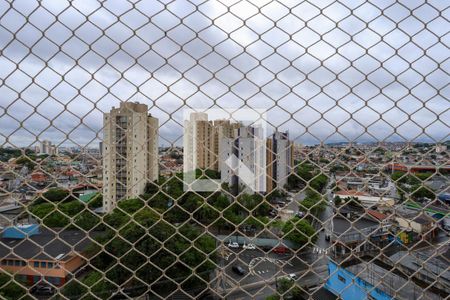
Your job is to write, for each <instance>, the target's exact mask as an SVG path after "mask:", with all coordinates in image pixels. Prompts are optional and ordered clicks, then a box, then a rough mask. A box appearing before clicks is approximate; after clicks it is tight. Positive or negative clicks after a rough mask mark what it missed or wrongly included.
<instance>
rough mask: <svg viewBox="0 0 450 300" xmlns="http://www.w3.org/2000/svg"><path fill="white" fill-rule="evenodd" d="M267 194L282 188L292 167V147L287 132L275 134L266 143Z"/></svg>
mask: <svg viewBox="0 0 450 300" xmlns="http://www.w3.org/2000/svg"><path fill="white" fill-rule="evenodd" d="M266 152H267V154H266V158H267V163H266V167H267V169H266V174H267V180H266V182H267V187H266V191H267V193H270V192H271V191H272V190H274V189H276V188H277V187H278V188H284V186H285V185H286V184H287V183H288V177H289V175H290V174H291V173H292V169H293V167H294V147H293V143H292V141H290V140H289V134H288V133H287V132H278V131H277V132H275V133H274V134H272V136H270V137H269V138H268V139H267V143H266Z"/></svg>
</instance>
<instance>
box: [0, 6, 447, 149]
mask: <svg viewBox="0 0 450 300" xmlns="http://www.w3.org/2000/svg"><path fill="white" fill-rule="evenodd" d="M449 7H450V3H449V2H448V1H442V0H436V1H427V2H426V3H425V1H416V0H404V1H384V0H377V1H357V0H346V1H343V0H340V1H325V0H323V1H310V2H308V1H291V0H283V1H280V2H275V1H266V0H257V1H256V0H255V1H224V0H222V1H194V0H192V1H183V0H181V1H178V0H175V1H156V0H142V1H125V0H114V1H104V2H99V1H93V0H75V1H71V2H68V1H63V0H58V1H56V0H48V1H40V2H39V3H38V2H37V1H32V0H15V1H13V2H12V3H9V1H4V0H1V1H0V49H1V51H2V52H1V56H0V66H1V67H0V145H6V144H8V143H9V144H12V145H15V146H28V145H32V144H33V143H35V142H36V141H37V140H44V139H50V140H52V141H53V142H54V143H56V144H60V145H70V144H78V145H82V146H84V145H88V146H92V147H94V146H97V142H98V138H101V130H102V113H103V112H106V111H109V110H110V109H111V107H112V106H118V105H119V104H120V102H121V101H139V102H142V103H146V104H147V105H148V106H149V111H150V113H152V114H153V115H154V116H156V117H158V118H159V120H160V126H161V127H160V144H165V145H168V144H177V145H180V144H182V133H183V131H182V123H183V122H182V119H183V110H184V109H191V108H194V109H208V108H228V109H238V108H255V109H263V110H266V111H267V116H268V120H267V121H268V123H269V128H271V129H272V130H275V129H278V130H283V131H284V130H289V132H290V135H291V137H292V138H294V139H296V140H297V141H298V142H301V143H305V144H311V143H317V142H320V141H325V142H335V141H346V140H355V141H369V140H428V141H442V140H446V139H448V138H449V133H450V130H449V121H448V120H450V112H449V108H450V105H449V104H450V103H449V99H450V86H449V82H450V74H449V73H450V59H449V56H450V50H449V45H450V33H449V29H450V24H449V23H450V21H449V20H450V8H449Z"/></svg>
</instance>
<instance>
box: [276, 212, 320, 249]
mask: <svg viewBox="0 0 450 300" xmlns="http://www.w3.org/2000/svg"><path fill="white" fill-rule="evenodd" d="M283 232H284V234H285V238H286V239H288V240H290V241H291V242H293V243H296V244H297V245H303V244H306V243H308V242H309V241H311V242H312V243H314V242H315V241H316V240H317V234H316V230H315V229H314V227H312V225H311V224H310V223H309V222H308V221H307V220H304V219H300V218H298V217H294V218H292V219H290V220H288V221H287V222H286V224H285V225H284V227H283Z"/></svg>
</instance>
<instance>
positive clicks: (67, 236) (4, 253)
mask: <svg viewBox="0 0 450 300" xmlns="http://www.w3.org/2000/svg"><path fill="white" fill-rule="evenodd" d="M3 231H4V229H2V230H1V231H0V233H3ZM95 235H96V233H95V232H94V233H89V234H87V233H85V232H84V231H81V230H68V229H65V230H62V231H59V232H53V231H52V230H50V229H47V228H44V227H41V228H40V233H39V234H35V235H32V236H28V237H27V238H23V239H20V238H19V239H12V238H3V237H2V238H1V239H0V257H2V258H15V259H27V260H28V259H39V260H61V261H65V260H68V259H69V258H70V257H71V255H70V254H71V253H72V252H74V251H75V252H81V251H84V250H86V248H87V247H88V246H89V245H90V243H91V242H92V240H91V239H93V237H94V236H95Z"/></svg>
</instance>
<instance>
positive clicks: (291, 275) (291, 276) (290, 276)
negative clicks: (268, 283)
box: [286, 273, 298, 281]
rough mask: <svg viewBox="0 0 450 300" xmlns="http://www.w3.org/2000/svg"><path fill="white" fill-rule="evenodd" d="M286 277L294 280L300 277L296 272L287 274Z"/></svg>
mask: <svg viewBox="0 0 450 300" xmlns="http://www.w3.org/2000/svg"><path fill="white" fill-rule="evenodd" d="M286 277H287V278H288V279H289V280H292V281H296V280H297V279H298V277H297V275H295V274H294V273H291V274H289V275H287V276H286Z"/></svg>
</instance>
